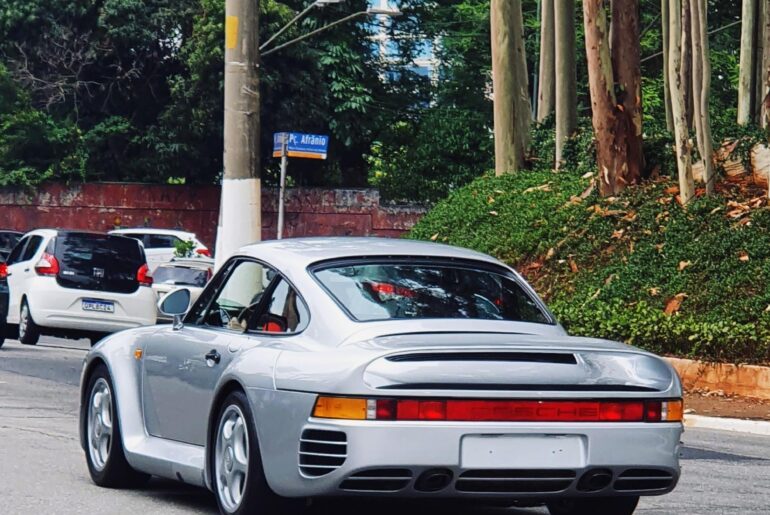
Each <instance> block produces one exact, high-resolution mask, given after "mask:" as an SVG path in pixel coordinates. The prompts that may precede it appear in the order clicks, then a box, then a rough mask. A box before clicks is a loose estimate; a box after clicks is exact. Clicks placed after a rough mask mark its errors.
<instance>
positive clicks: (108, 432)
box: [88, 377, 113, 472]
mask: <svg viewBox="0 0 770 515" xmlns="http://www.w3.org/2000/svg"><path fill="white" fill-rule="evenodd" d="M88 406H89V408H88V454H89V455H90V456H91V463H92V464H93V466H94V468H95V469H96V470H98V471H100V472H101V471H102V470H103V469H104V467H105V465H106V464H107V460H109V458H110V451H111V450H112V428H113V425H112V392H111V391H110V386H109V385H108V384H107V381H106V380H105V379H104V378H103V377H100V378H99V379H98V380H97V381H96V383H94V387H93V388H92V389H91V399H90V402H89V405H88Z"/></svg>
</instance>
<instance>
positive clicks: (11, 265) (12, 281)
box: [7, 235, 43, 324]
mask: <svg viewBox="0 0 770 515" xmlns="http://www.w3.org/2000/svg"><path fill="white" fill-rule="evenodd" d="M42 243H43V237H42V236H39V235H32V236H25V237H24V238H23V239H22V240H21V241H19V243H18V244H17V245H16V247H14V249H13V252H11V255H10V256H9V257H8V262H7V264H8V290H9V296H8V322H10V323H13V324H17V323H19V312H20V309H21V299H22V297H23V296H24V294H25V293H26V289H25V285H26V284H27V281H28V280H29V279H30V278H31V277H33V276H34V275H35V263H34V257H35V255H36V254H37V251H38V250H40V246H41V245H42Z"/></svg>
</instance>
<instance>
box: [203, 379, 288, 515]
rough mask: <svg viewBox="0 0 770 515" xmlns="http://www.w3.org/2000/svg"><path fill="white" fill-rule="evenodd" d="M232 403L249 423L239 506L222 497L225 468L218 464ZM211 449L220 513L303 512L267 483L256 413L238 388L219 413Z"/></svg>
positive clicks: (269, 514)
mask: <svg viewBox="0 0 770 515" xmlns="http://www.w3.org/2000/svg"><path fill="white" fill-rule="evenodd" d="M231 406H235V407H237V409H238V410H240V412H241V413H242V414H243V418H244V419H245V424H246V433H247V441H248V456H247V461H248V465H247V466H246V470H247V473H246V478H245V485H244V486H243V496H242V498H241V501H240V503H239V504H238V505H237V507H235V508H233V507H228V506H227V502H226V501H225V500H223V494H222V492H221V491H220V490H221V489H220V479H219V478H218V477H217V476H218V474H219V470H220V469H221V468H222V467H225V466H226V465H225V463H224V462H223V463H220V464H219V467H218V464H217V442H218V436H219V430H220V426H221V425H222V419H223V417H224V416H225V414H226V413H228V412H229V411H230V410H229V408H230V407H231ZM209 442H210V445H211V452H210V453H209V456H210V457H209V459H210V462H209V466H210V469H209V470H210V471H211V482H212V487H213V489H214V495H215V496H216V499H217V505H218V506H219V511H220V513H223V514H226V515H242V514H246V513H260V514H262V515H286V514H287V513H301V508H300V504H299V503H298V502H295V501H292V500H289V499H285V498H282V497H279V496H278V495H276V494H275V493H274V492H273V491H272V490H271V489H270V486H269V485H268V484H267V480H266V479H265V472H264V468H263V466H262V455H261V454H260V451H259V440H258V439H257V428H256V425H255V423H254V415H253V413H252V411H251V408H250V407H249V402H248V399H247V398H246V395H245V394H244V393H243V392H241V391H239V390H236V391H234V392H232V393H231V394H229V395H228V396H227V397H226V398H225V400H224V401H223V402H222V404H221V405H220V406H219V410H218V412H217V418H216V423H215V424H214V425H213V426H212V434H211V435H210V439H209Z"/></svg>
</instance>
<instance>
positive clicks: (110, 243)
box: [55, 233, 145, 293]
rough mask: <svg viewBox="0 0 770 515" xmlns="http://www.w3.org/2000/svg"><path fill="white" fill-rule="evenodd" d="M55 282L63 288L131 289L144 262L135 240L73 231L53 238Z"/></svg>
mask: <svg viewBox="0 0 770 515" xmlns="http://www.w3.org/2000/svg"><path fill="white" fill-rule="evenodd" d="M55 256H56V259H57V260H58V261H59V275H58V276H57V282H58V283H59V285H61V286H63V287H65V288H76V289H83V290H96V291H109V292H115V293H133V292H134V291H136V290H137V288H138V287H139V283H138V281H137V279H136V275H137V272H138V271H139V268H140V267H141V266H142V265H143V264H145V257H144V252H143V251H142V248H141V245H140V244H139V242H138V241H136V240H133V239H130V238H123V237H121V236H110V235H107V234H88V233H74V234H64V235H60V236H58V237H57V238H56V242H55Z"/></svg>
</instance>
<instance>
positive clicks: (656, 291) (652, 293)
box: [647, 288, 660, 297]
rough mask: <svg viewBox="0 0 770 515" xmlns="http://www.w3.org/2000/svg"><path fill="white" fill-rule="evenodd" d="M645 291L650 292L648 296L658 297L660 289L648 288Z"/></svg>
mask: <svg viewBox="0 0 770 515" xmlns="http://www.w3.org/2000/svg"><path fill="white" fill-rule="evenodd" d="M647 291H648V292H650V295H651V296H653V297H657V296H658V295H660V288H650V289H649V290H647Z"/></svg>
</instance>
